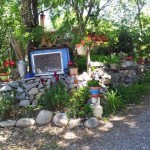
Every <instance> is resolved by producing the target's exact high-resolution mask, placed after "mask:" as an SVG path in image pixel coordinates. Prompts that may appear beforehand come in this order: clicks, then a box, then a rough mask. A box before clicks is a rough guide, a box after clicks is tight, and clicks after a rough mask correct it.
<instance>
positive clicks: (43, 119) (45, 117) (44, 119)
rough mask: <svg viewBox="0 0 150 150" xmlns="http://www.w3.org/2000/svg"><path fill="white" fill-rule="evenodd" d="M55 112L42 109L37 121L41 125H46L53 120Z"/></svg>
mask: <svg viewBox="0 0 150 150" xmlns="http://www.w3.org/2000/svg"><path fill="white" fill-rule="evenodd" d="M52 117H53V113H52V112H50V111H48V110H41V111H40V112H39V114H38V115H37V118H36V123H37V124H39V125H44V124H47V123H49V122H50V121H51V120H52Z"/></svg>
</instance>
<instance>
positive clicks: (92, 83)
mask: <svg viewBox="0 0 150 150" xmlns="http://www.w3.org/2000/svg"><path fill="white" fill-rule="evenodd" d="M87 85H88V86H89V87H99V86H100V85H99V81H98V80H94V79H92V80H89V81H88V82H87Z"/></svg>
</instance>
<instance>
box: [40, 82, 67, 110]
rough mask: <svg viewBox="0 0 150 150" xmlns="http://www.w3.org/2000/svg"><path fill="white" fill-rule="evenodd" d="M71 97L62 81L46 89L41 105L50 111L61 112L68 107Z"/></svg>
mask: <svg viewBox="0 0 150 150" xmlns="http://www.w3.org/2000/svg"><path fill="white" fill-rule="evenodd" d="M68 100H69V96H68V93H67V90H66V88H65V85H64V84H63V83H61V82H60V81H58V82H56V83H55V84H53V85H51V86H50V88H48V89H47V88H45V92H44V94H43V96H42V97H41V99H40V104H41V105H42V106H43V108H44V109H46V110H50V111H61V110H63V109H64V108H65V107H66V104H67V101H68Z"/></svg>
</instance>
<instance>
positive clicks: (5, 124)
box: [0, 120, 16, 127]
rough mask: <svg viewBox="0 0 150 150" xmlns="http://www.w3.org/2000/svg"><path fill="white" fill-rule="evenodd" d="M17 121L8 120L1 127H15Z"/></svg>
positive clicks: (0, 124) (0, 123) (1, 123)
mask: <svg viewBox="0 0 150 150" xmlns="http://www.w3.org/2000/svg"><path fill="white" fill-rule="evenodd" d="M15 124H16V121H15V120H7V121H2V122H0V127H12V126H15Z"/></svg>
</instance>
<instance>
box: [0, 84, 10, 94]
mask: <svg viewBox="0 0 150 150" xmlns="http://www.w3.org/2000/svg"><path fill="white" fill-rule="evenodd" d="M11 90H12V87H11V86H9V85H5V86H3V87H2V88H0V92H6V91H11Z"/></svg>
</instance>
